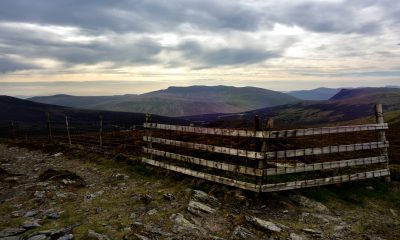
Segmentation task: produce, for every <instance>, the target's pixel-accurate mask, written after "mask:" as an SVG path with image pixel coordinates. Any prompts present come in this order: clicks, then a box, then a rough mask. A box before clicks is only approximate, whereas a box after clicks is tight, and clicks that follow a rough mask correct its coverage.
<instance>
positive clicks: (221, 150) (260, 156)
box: [143, 136, 264, 159]
mask: <svg viewBox="0 0 400 240" xmlns="http://www.w3.org/2000/svg"><path fill="white" fill-rule="evenodd" d="M143 141H146V142H153V143H159V144H165V145H171V146H177V147H185V148H191V149H196V150H202V151H208V152H215V153H222V154H228V155H234V156H239V157H247V158H250V159H264V154H263V153H261V152H253V151H247V150H242V149H235V148H227V147H219V146H214V145H207V144H200V143H193V142H183V141H177V140H171V139H164V138H155V137H149V136H143Z"/></svg>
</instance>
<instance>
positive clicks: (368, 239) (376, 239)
mask: <svg viewBox="0 0 400 240" xmlns="http://www.w3.org/2000/svg"><path fill="white" fill-rule="evenodd" d="M363 237H364V238H365V239H366V240H385V239H384V238H381V237H378V236H371V235H368V234H364V235H363Z"/></svg>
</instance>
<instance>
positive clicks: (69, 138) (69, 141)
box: [65, 116, 72, 146]
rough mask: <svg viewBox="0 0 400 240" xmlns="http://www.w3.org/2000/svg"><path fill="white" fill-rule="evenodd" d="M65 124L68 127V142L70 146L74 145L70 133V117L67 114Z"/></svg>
mask: <svg viewBox="0 0 400 240" xmlns="http://www.w3.org/2000/svg"><path fill="white" fill-rule="evenodd" d="M65 126H66V128H67V135H68V144H69V146H71V145H72V143H71V135H70V134H69V124H68V117H67V116H65Z"/></svg>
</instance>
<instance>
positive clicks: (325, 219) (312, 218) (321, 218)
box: [299, 212, 346, 225]
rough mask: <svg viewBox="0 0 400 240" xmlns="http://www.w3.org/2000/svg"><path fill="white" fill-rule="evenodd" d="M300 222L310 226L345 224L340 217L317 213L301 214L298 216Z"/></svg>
mask: <svg viewBox="0 0 400 240" xmlns="http://www.w3.org/2000/svg"><path fill="white" fill-rule="evenodd" d="M299 221H300V222H303V223H310V224H321V223H324V224H330V223H334V224H337V225H344V224H346V223H345V222H344V221H343V220H342V219H341V218H340V217H335V216H331V215H328V214H319V213H304V212H303V213H302V214H301V215H300V219H299Z"/></svg>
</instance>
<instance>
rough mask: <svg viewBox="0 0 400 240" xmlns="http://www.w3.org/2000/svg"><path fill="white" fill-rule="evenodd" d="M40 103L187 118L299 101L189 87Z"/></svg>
mask: <svg viewBox="0 0 400 240" xmlns="http://www.w3.org/2000/svg"><path fill="white" fill-rule="evenodd" d="M30 100H32V101H35V102H40V103H48V104H58V105H62V106H69V107H79V108H85V109H101V110H111V111H124V112H141V113H153V114H159V115H165V116H172V117H175V116H188V115H198V114H209V113H233V112H243V111H248V110H252V109H257V108H262V107H271V106H277V105H282V104H288V103H295V102H298V101H299V99H297V98H296V97H293V96H290V95H288V94H285V93H281V92H276V91H271V90H267V89H262V88H255V87H241V88H238V87H230V86H190V87H169V88H168V89H164V90H159V91H154V92H149V93H145V94H141V95H117V96H95V97H91V96H70V95H54V96H46V97H33V98H30Z"/></svg>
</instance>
